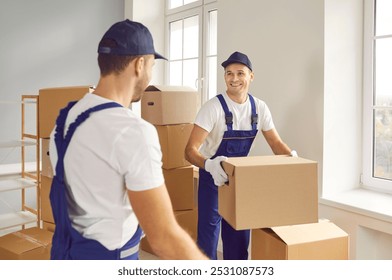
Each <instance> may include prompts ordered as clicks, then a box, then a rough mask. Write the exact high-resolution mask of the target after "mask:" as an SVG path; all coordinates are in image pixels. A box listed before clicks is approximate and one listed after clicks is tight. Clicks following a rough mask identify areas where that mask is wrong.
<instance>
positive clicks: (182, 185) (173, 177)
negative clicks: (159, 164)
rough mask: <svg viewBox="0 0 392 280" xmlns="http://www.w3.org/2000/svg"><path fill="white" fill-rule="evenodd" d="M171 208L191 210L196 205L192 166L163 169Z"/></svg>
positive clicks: (195, 187)
mask: <svg viewBox="0 0 392 280" xmlns="http://www.w3.org/2000/svg"><path fill="white" fill-rule="evenodd" d="M163 176H164V177H165V184H166V188H167V190H168V192H169V196H170V199H171V202H172V205H173V210H176V211H177V210H191V209H194V208H196V206H197V186H195V184H194V183H195V180H194V168H193V166H187V167H181V168H176V169H163Z"/></svg>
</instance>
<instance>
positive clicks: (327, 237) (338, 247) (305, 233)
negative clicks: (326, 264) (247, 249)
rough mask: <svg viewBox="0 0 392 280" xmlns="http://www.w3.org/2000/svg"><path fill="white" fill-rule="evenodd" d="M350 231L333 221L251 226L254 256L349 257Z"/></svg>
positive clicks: (268, 257) (257, 257) (295, 258)
mask: <svg viewBox="0 0 392 280" xmlns="http://www.w3.org/2000/svg"><path fill="white" fill-rule="evenodd" d="M348 244H349V238H348V234H347V233H346V232H344V231H343V230H342V229H340V228H339V227H338V226H336V225H335V224H333V223H331V222H320V223H313V224H303V225H292V226H282V227H273V228H265V229H253V230H252V245H251V246H252V250H251V252H252V253H251V254H252V260H347V259H348V252H349V247H348V246H349V245H348Z"/></svg>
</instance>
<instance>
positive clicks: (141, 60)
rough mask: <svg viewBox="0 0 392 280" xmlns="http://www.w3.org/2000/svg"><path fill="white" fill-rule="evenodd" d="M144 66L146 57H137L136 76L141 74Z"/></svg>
mask: <svg viewBox="0 0 392 280" xmlns="http://www.w3.org/2000/svg"><path fill="white" fill-rule="evenodd" d="M143 68H144V57H143V56H140V57H138V58H136V59H135V72H136V76H139V75H140V74H141V73H142V72H143Z"/></svg>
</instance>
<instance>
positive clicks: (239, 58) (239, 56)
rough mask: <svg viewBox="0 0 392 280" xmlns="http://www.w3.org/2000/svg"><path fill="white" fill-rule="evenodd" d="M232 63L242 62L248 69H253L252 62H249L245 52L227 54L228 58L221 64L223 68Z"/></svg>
mask: <svg viewBox="0 0 392 280" xmlns="http://www.w3.org/2000/svg"><path fill="white" fill-rule="evenodd" d="M233 63H240V64H243V65H245V66H247V67H248V68H249V69H250V71H253V70H252V62H250V60H249V58H248V57H247V55H246V54H243V53H240V52H234V53H232V54H231V55H230V56H229V58H228V59H227V60H226V61H223V62H222V64H221V65H222V66H223V68H226V67H227V66H229V65H230V64H233Z"/></svg>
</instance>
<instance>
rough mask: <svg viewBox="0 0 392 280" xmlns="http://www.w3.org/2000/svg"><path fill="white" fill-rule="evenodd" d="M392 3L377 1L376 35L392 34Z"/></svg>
mask: <svg viewBox="0 0 392 280" xmlns="http://www.w3.org/2000/svg"><path fill="white" fill-rule="evenodd" d="M391 11H392V1H391V0H377V1H376V35H377V36H380V35H387V34H392V15H391V14H392V12H391Z"/></svg>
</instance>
